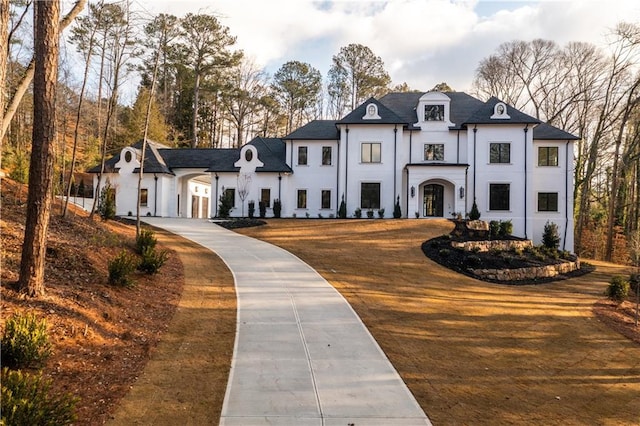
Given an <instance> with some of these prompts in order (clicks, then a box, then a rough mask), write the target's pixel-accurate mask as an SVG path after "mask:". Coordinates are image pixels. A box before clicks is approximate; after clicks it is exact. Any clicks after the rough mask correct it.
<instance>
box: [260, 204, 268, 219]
mask: <svg viewBox="0 0 640 426" xmlns="http://www.w3.org/2000/svg"><path fill="white" fill-rule="evenodd" d="M258 211H259V213H260V217H261V218H262V219H264V218H265V217H266V216H267V205H266V204H265V203H264V201H259V202H258Z"/></svg>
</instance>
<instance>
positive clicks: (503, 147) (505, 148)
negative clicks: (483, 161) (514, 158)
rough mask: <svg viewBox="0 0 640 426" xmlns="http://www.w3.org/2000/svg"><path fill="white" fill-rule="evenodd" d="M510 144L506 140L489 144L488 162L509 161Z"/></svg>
mask: <svg viewBox="0 0 640 426" xmlns="http://www.w3.org/2000/svg"><path fill="white" fill-rule="evenodd" d="M510 162H511V144H510V143H508V142H498V143H491V144H489V163H492V164H496V163H502V164H504V163H510Z"/></svg>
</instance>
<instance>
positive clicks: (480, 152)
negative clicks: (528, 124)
mask: <svg viewBox="0 0 640 426" xmlns="http://www.w3.org/2000/svg"><path fill="white" fill-rule="evenodd" d="M477 129H478V130H477V132H476V134H475V136H476V141H475V146H476V152H475V156H474V152H473V149H474V141H473V137H474V133H473V131H472V130H470V131H469V132H468V138H467V141H468V144H469V146H468V157H469V159H470V161H469V163H470V164H471V166H470V168H469V179H468V181H469V193H468V197H467V210H466V211H467V212H469V211H471V206H472V204H473V198H474V189H475V198H476V203H477V205H478V210H479V211H480V214H481V219H483V220H486V221H491V220H511V221H512V223H513V234H514V235H517V236H521V237H524V236H525V235H526V236H527V237H531V235H530V234H531V223H527V229H526V230H525V198H524V192H525V186H527V192H528V193H529V197H528V198H527V211H528V212H529V214H531V212H533V205H532V201H533V198H532V196H531V192H532V188H531V182H530V180H531V178H530V177H529V178H528V181H527V185H525V173H524V170H525V146H526V151H527V153H526V155H527V174H528V175H529V176H530V175H531V174H532V172H533V171H532V165H533V147H532V145H533V143H532V131H531V129H529V131H528V132H527V133H526V145H525V132H524V126H522V125H506V124H502V125H500V126H487V125H483V126H481V125H479V126H478V127H477ZM491 143H510V144H511V154H510V162H509V163H506V164H495V163H490V162H489V147H490V144H491ZM474 157H475V160H474ZM474 165H475V172H474ZM474 177H475V182H474ZM474 183H475V188H474ZM491 184H509V185H510V191H509V195H510V200H509V210H506V211H500V210H493V211H492V210H490V209H489V188H490V185H491ZM529 222H530V221H529Z"/></svg>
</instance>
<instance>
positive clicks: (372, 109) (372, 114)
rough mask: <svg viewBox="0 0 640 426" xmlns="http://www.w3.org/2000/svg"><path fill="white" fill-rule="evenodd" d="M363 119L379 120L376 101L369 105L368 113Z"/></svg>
mask: <svg viewBox="0 0 640 426" xmlns="http://www.w3.org/2000/svg"><path fill="white" fill-rule="evenodd" d="M362 119H363V120H379V119H380V115H378V105H376V104H374V103H370V104H369V105H367V113H366V114H365V116H364V117H362Z"/></svg>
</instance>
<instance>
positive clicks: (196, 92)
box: [191, 67, 200, 148]
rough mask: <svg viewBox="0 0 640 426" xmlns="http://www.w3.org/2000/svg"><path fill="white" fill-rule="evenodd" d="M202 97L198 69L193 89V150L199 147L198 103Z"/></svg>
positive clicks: (197, 69)
mask: <svg viewBox="0 0 640 426" xmlns="http://www.w3.org/2000/svg"><path fill="white" fill-rule="evenodd" d="M199 97H200V69H199V68H198V67H196V82H195V85H194V87H193V117H192V119H191V132H192V133H193V135H192V138H191V148H197V147H198V106H199V105H198V103H199V102H200V100H199Z"/></svg>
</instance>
